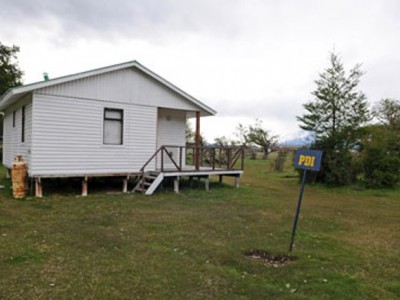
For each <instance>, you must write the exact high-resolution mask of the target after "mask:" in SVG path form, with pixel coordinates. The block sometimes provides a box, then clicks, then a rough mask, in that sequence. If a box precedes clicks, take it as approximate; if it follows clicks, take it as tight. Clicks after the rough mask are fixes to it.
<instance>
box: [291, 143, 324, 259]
mask: <svg viewBox="0 0 400 300" xmlns="http://www.w3.org/2000/svg"><path fill="white" fill-rule="evenodd" d="M321 159H322V151H317V150H297V152H296V156H295V159H294V167H295V168H297V169H302V170H304V172H303V178H302V180H301V187H300V195H299V201H298V203H297V210H296V216H295V217H294V222H293V230H292V239H291V241H290V248H289V251H292V249H293V243H294V237H295V235H296V229H297V221H298V219H299V215H300V208H301V200H302V199H303V193H304V186H305V184H306V178H307V171H308V170H310V171H319V170H320V168H321Z"/></svg>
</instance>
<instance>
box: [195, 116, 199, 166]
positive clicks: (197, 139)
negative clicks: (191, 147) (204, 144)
mask: <svg viewBox="0 0 400 300" xmlns="http://www.w3.org/2000/svg"><path fill="white" fill-rule="evenodd" d="M195 147H196V155H195V168H196V170H199V167H200V165H199V147H200V112H199V111H196V136H195Z"/></svg>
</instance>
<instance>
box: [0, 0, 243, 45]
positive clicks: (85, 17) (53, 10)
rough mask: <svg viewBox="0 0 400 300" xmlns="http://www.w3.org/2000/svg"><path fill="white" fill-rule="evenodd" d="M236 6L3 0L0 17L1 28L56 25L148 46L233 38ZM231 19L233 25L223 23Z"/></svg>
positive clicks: (165, 0) (170, 0) (149, 0)
mask: <svg viewBox="0 0 400 300" xmlns="http://www.w3.org/2000/svg"><path fill="white" fill-rule="evenodd" d="M235 3H236V1H230V2H225V1H211V0H209V1H193V2H192V1H177V0H146V1H140V0H130V1H129V0H122V1H105V0H69V1H68V0H67V1H54V0H36V1H35V0H13V1H4V0H1V1H0V4H1V7H2V9H1V10H0V17H1V19H2V20H3V22H15V21H16V20H19V22H20V24H25V27H28V26H37V24H39V21H44V23H45V21H46V20H49V21H51V20H56V21H57V22H58V24H59V25H60V27H61V30H62V31H63V32H62V33H63V34H66V35H74V36H80V37H86V36H90V37H91V38H93V37H94V36H95V35H99V37H100V36H101V37H103V36H104V35H111V34H113V35H122V36H129V37H138V38H142V39H146V38H147V39H150V40H151V39H163V38H165V37H167V36H168V35H169V34H171V33H172V34H173V33H181V32H183V33H185V32H186V33H187V32H192V31H193V32H198V31H200V32H201V31H206V32H207V33H208V34H209V33H211V34H216V35H219V34H221V35H234V34H236V32H237V31H238V28H237V27H236V25H235V24H236V23H235V22H233V19H235V17H236V11H237V10H236V9H235V8H234V7H235ZM227 4H229V7H230V9H227V7H226V6H228V5H227ZM229 19H231V21H232V22H226V21H227V20H229ZM40 24H43V23H40ZM40 26H42V25H40Z"/></svg>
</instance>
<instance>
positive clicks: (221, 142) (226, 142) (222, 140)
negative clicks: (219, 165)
mask: <svg viewBox="0 0 400 300" xmlns="http://www.w3.org/2000/svg"><path fill="white" fill-rule="evenodd" d="M214 142H215V143H216V144H217V145H218V146H219V147H221V148H226V147H234V146H236V145H238V142H237V141H234V140H230V139H228V138H227V137H225V136H221V137H217V138H215V139H214Z"/></svg>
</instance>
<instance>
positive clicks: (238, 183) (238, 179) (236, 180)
mask: <svg viewBox="0 0 400 300" xmlns="http://www.w3.org/2000/svg"><path fill="white" fill-rule="evenodd" d="M235 187H236V188H239V187H240V176H236V177H235Z"/></svg>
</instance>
